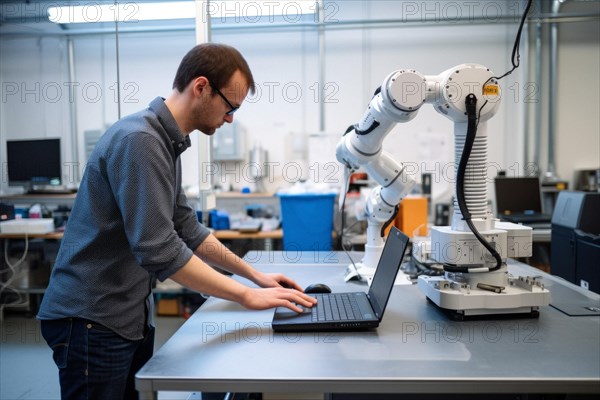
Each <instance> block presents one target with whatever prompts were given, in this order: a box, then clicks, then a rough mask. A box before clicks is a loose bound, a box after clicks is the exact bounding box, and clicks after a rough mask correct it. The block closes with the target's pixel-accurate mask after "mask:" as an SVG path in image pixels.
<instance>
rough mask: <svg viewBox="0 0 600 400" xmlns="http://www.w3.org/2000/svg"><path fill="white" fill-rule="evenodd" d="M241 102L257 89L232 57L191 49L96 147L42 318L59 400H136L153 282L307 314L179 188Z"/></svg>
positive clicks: (292, 292) (148, 337)
mask: <svg viewBox="0 0 600 400" xmlns="http://www.w3.org/2000/svg"><path fill="white" fill-rule="evenodd" d="M248 91H251V92H253V91H254V79H253V77H252V73H251V72H250V69H249V67H248V65H247V63H246V61H245V60H244V58H243V57H242V55H241V54H240V53H239V52H238V51H237V50H235V49H233V48H232V47H229V46H225V45H218V44H202V45H198V46H196V47H194V48H193V49H192V50H191V51H190V52H189V53H188V54H187V55H186V56H185V57H184V58H183V60H182V61H181V64H180V66H179V69H178V71H177V74H176V77H175V81H174V84H173V91H172V93H171V95H170V96H169V97H168V98H167V99H166V100H163V99H162V98H160V97H159V98H156V99H155V100H154V101H152V103H151V104H150V106H149V108H148V109H146V110H143V111H141V112H138V113H136V114H133V115H130V116H128V117H125V118H123V119H122V120H120V121H118V122H117V123H116V124H115V125H113V126H112V127H111V128H110V129H109V130H108V131H107V132H106V133H105V134H104V135H103V136H102V138H101V139H100V140H99V141H98V143H97V145H96V147H95V149H94V151H93V153H92V155H91V156H90V159H89V162H88V164H87V166H86V169H85V173H84V176H83V179H82V181H81V184H80V188H79V193H78V195H77V199H76V201H75V203H74V205H73V210H72V212H71V215H70V218H69V221H68V225H67V227H66V230H65V235H64V238H63V241H62V244H61V248H60V251H59V254H58V256H57V259H56V263H55V265H54V268H53V271H52V276H51V279H50V283H49V285H48V288H47V290H46V293H45V296H44V299H43V301H42V304H41V306H40V311H39V314H38V318H39V319H41V328H42V334H43V336H44V338H45V339H46V341H47V342H48V345H49V346H50V347H51V348H52V350H53V357H54V361H55V362H56V365H57V366H58V368H59V376H60V384H61V395H62V397H63V399H79V398H86V399H87V398H93V399H119V398H124V399H130V398H135V397H137V393H136V391H135V388H134V375H135V373H136V372H137V371H138V369H139V368H141V367H142V365H143V364H144V363H145V362H146V361H147V360H148V359H149V358H150V357H151V356H152V347H153V342H154V327H153V324H152V315H153V312H154V311H153V305H152V293H151V289H152V286H153V284H154V283H155V281H156V279H159V280H164V279H167V278H171V279H173V280H174V281H176V282H178V283H180V284H182V285H184V286H186V287H188V288H190V289H193V290H196V291H198V292H202V293H205V294H208V295H212V296H217V297H220V298H223V299H228V300H232V301H236V302H238V303H240V304H241V305H243V306H244V307H246V308H249V309H267V308H272V307H276V306H284V307H288V308H290V309H292V310H294V311H298V312H300V311H301V309H300V308H299V307H298V305H302V306H305V307H311V306H312V305H313V304H314V300H313V299H312V298H310V297H309V296H307V295H305V294H304V293H302V289H301V288H300V287H299V286H298V284H297V283H295V282H294V281H292V280H291V279H289V278H287V277H285V276H283V275H281V274H264V273H262V272H259V271H257V270H255V269H254V268H252V267H251V266H250V265H248V264H247V263H246V262H244V261H243V260H241V259H240V258H239V257H237V256H235V255H234V254H233V253H232V252H231V251H229V250H228V249H227V248H226V247H225V246H223V245H222V244H221V243H220V242H219V241H218V240H217V239H216V238H215V237H214V236H213V235H212V234H210V232H209V231H208V230H207V229H206V228H205V227H204V226H202V225H200V224H199V223H198V221H197V219H196V214H195V212H194V211H193V210H192V209H191V208H190V207H189V206H188V204H187V200H186V197H185V194H184V193H183V190H182V189H181V161H180V158H179V155H180V154H181V153H182V152H183V151H184V150H185V149H186V148H188V147H189V146H190V140H189V137H188V135H189V134H190V133H191V132H192V131H193V130H195V129H198V130H200V131H202V132H203V133H204V134H207V135H212V134H213V133H214V132H215V130H216V129H217V128H219V127H220V126H221V125H223V124H224V123H225V122H228V123H231V122H232V121H233V113H234V112H235V111H236V110H237V109H238V108H239V107H240V106H241V104H242V102H243V100H244V98H245V97H246V95H247V94H248ZM208 264H210V265H216V266H219V267H221V268H223V269H225V270H228V271H230V272H231V273H234V274H237V275H240V276H243V277H245V278H247V279H249V280H250V281H252V282H254V283H255V284H256V285H258V286H260V288H251V287H248V286H245V285H243V284H241V283H239V282H237V281H235V280H233V279H231V278H229V277H227V276H225V275H223V274H220V273H219V272H217V271H215V270H214V269H212V268H211V267H210V266H209V265H208ZM284 286H285V287H288V288H291V289H288V288H284Z"/></svg>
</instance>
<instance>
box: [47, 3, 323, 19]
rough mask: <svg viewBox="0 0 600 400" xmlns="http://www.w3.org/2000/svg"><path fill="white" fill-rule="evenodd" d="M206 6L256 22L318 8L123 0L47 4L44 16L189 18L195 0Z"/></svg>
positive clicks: (220, 15)
mask: <svg viewBox="0 0 600 400" xmlns="http://www.w3.org/2000/svg"><path fill="white" fill-rule="evenodd" d="M197 3H200V4H202V6H206V11H207V14H208V15H209V16H210V17H211V18H222V19H225V18H236V19H238V20H239V19H242V20H247V21H250V22H258V19H259V18H261V17H268V18H269V19H273V18H277V17H283V18H284V20H289V21H294V22H296V21H297V17H298V15H303V14H315V13H317V12H318V7H319V5H318V0H292V1H288V0H285V1H284V0H279V1H278V0H267V1H256V0H221V1H206V0H203V1H200V0H196V1H172V2H160V3H159V2H152V3H140V2H123V3H118V4H116V5H115V4H98V3H95V2H90V3H89V4H86V5H79V4H81V3H79V2H76V3H75V4H77V5H65V6H60V7H48V19H49V20H50V21H51V22H55V23H57V24H73V23H94V22H114V21H119V22H124V23H127V22H131V23H133V22H139V21H152V20H163V19H186V18H188V19H192V18H195V17H196V4H197Z"/></svg>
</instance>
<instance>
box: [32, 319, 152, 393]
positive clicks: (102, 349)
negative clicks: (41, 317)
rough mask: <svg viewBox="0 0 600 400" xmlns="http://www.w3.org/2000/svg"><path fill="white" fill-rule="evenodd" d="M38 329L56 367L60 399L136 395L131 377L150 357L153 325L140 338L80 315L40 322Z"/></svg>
mask: <svg viewBox="0 0 600 400" xmlns="http://www.w3.org/2000/svg"><path fill="white" fill-rule="evenodd" d="M41 328H42V336H43V337H44V339H46V342H47V343H48V345H49V346H50V348H51V349H52V351H53V358H54V362H55V363H56V365H57V366H58V369H59V378H60V391H61V397H62V399H63V400H65V399H68V400H71V399H102V400H106V399H111V400H112V399H115V400H116V399H137V398H138V394H137V391H136V390H135V381H134V376H135V373H136V372H137V371H138V370H139V369H140V368H141V367H142V366H143V365H144V364H145V363H146V361H148V360H149V359H150V357H152V352H153V347H154V328H151V329H148V331H147V333H146V334H145V335H144V338H143V339H141V340H128V339H124V338H123V337H121V336H119V335H117V334H116V333H114V332H113V331H111V330H110V329H108V328H106V327H104V326H102V325H100V324H97V323H95V322H93V321H88V320H85V319H80V318H67V319H60V320H48V321H41Z"/></svg>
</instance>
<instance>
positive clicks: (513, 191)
mask: <svg viewBox="0 0 600 400" xmlns="http://www.w3.org/2000/svg"><path fill="white" fill-rule="evenodd" d="M494 186H495V189H496V209H497V210H498V217H499V218H500V219H502V220H504V221H509V222H514V223H517V224H525V225H534V224H535V225H537V224H542V225H543V224H547V225H548V227H549V226H550V221H551V220H552V216H551V215H550V214H544V213H543V212H542V193H541V190H540V181H539V179H538V178H537V177H520V178H507V177H496V179H495V180H494Z"/></svg>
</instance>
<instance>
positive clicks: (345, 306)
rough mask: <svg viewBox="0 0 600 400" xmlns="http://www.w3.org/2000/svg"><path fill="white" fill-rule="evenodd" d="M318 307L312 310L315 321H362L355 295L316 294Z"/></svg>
mask: <svg viewBox="0 0 600 400" xmlns="http://www.w3.org/2000/svg"><path fill="white" fill-rule="evenodd" d="M314 296H315V298H316V299H317V306H316V307H313V308H312V320H313V321H315V322H316V321H353V320H357V319H362V314H361V313H360V309H359V307H358V303H357V301H356V298H355V297H354V295H349V294H347V293H333V294H329V293H326V294H315V295H314Z"/></svg>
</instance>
